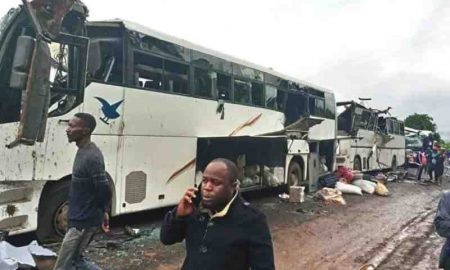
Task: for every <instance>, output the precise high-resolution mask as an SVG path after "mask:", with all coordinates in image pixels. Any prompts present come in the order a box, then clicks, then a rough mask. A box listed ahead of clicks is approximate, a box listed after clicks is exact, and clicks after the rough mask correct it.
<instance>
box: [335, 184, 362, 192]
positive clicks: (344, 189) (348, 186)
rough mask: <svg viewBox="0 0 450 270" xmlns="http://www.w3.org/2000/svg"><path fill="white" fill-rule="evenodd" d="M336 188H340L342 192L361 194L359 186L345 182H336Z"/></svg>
mask: <svg viewBox="0 0 450 270" xmlns="http://www.w3.org/2000/svg"><path fill="white" fill-rule="evenodd" d="M336 189H338V190H340V191H341V192H342V193H347V194H357V195H361V196H362V190H361V188H360V187H357V186H354V185H351V184H346V183H343V182H340V181H339V182H337V183H336Z"/></svg>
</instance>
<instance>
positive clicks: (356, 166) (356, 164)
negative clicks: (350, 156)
mask: <svg viewBox="0 0 450 270" xmlns="http://www.w3.org/2000/svg"><path fill="white" fill-rule="evenodd" d="M353 170H355V171H361V158H360V157H355V160H354V161H353Z"/></svg>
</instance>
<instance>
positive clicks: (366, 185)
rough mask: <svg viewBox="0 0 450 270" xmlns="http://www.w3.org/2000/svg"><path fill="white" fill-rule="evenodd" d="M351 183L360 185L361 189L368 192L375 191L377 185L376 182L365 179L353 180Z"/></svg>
mask: <svg viewBox="0 0 450 270" xmlns="http://www.w3.org/2000/svg"><path fill="white" fill-rule="evenodd" d="M352 185H355V186H357V187H360V188H361V189H362V191H364V192H365V193H369V194H373V193H374V192H375V187H376V186H377V184H375V183H372V182H370V181H367V180H355V181H353V182H352Z"/></svg>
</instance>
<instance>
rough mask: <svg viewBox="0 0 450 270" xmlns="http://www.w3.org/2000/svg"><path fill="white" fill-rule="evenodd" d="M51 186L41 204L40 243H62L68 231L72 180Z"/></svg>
mask: <svg viewBox="0 0 450 270" xmlns="http://www.w3.org/2000/svg"><path fill="white" fill-rule="evenodd" d="M50 185H51V186H49V187H48V189H45V190H44V192H43V193H42V196H41V200H40V203H39V210H38V227H37V230H36V237H37V239H38V241H39V242H40V243H48V242H57V241H61V240H62V238H63V237H64V234H65V233H66V230H67V212H68V210H69V203H68V198H69V190H70V179H64V180H61V181H58V182H56V183H51V184H50Z"/></svg>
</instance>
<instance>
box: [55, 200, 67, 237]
mask: <svg viewBox="0 0 450 270" xmlns="http://www.w3.org/2000/svg"><path fill="white" fill-rule="evenodd" d="M68 212H69V203H68V202H64V203H63V204H61V205H60V206H59V207H58V209H57V210H56V212H55V216H54V217H53V228H54V229H55V232H56V234H57V235H58V236H60V237H63V236H64V234H66V231H67V226H68V222H67V213H68Z"/></svg>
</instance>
